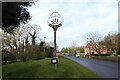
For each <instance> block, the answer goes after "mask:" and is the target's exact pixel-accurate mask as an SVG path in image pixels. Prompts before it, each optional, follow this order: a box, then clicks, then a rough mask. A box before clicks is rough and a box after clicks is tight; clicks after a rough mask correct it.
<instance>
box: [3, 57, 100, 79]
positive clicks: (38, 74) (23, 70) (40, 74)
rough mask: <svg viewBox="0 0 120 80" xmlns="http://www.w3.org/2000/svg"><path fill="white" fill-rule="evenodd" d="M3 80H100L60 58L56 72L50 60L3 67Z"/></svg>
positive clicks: (95, 75)
mask: <svg viewBox="0 0 120 80" xmlns="http://www.w3.org/2000/svg"><path fill="white" fill-rule="evenodd" d="M2 76H3V78H100V76H98V75H97V74H96V73H94V72H92V71H90V70H88V69H87V68H85V67H83V66H81V65H80V64H78V63H76V62H74V61H72V60H69V59H67V58H60V59H59V63H58V70H57V72H56V71H55V70H54V64H51V63H50V58H46V59H42V60H32V61H27V62H20V63H14V64H7V65H3V74H2Z"/></svg>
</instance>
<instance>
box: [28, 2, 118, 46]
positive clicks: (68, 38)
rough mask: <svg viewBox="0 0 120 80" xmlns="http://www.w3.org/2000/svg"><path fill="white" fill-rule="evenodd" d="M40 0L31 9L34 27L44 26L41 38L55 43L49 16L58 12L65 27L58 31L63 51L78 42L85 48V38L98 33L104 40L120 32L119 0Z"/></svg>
mask: <svg viewBox="0 0 120 80" xmlns="http://www.w3.org/2000/svg"><path fill="white" fill-rule="evenodd" d="M59 1H60V2H59ZM59 1H55V0H44V1H43V0H40V1H39V2H37V3H36V5H34V6H32V7H31V8H29V11H30V13H31V15H32V20H31V21H30V23H31V24H37V25H39V26H41V28H42V30H41V32H40V33H41V34H40V35H41V37H44V36H45V37H46V39H47V40H46V41H48V42H49V41H52V42H53V40H54V39H53V35H54V34H53V30H52V28H50V27H49V26H48V24H47V20H48V18H49V16H50V14H51V13H52V12H53V11H54V10H57V11H58V12H59V13H60V14H61V16H62V18H63V20H64V23H63V25H62V26H61V27H60V28H59V29H58V30H57V43H58V45H60V48H62V47H65V46H68V45H69V44H70V42H72V41H77V42H78V45H85V44H84V42H85V34H86V33H89V32H94V31H99V32H100V33H101V34H103V36H104V35H105V34H107V33H109V32H111V31H117V29H118V23H117V22H118V21H117V20H118V9H117V8H118V3H117V1H116V0H109V2H107V1H106V0H104V1H106V2H104V1H103V0H102V1H100V0H92V1H91V0H85V1H83V0H79V2H78V0H75V1H73V0H70V1H65V0H59Z"/></svg>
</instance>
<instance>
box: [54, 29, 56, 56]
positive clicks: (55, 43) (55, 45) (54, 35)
mask: <svg viewBox="0 0 120 80" xmlns="http://www.w3.org/2000/svg"><path fill="white" fill-rule="evenodd" d="M54 57H55V58H56V30H54Z"/></svg>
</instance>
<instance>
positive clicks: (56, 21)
mask: <svg viewBox="0 0 120 80" xmlns="http://www.w3.org/2000/svg"><path fill="white" fill-rule="evenodd" d="M62 24H63V19H62V18H61V16H60V14H59V13H58V12H57V11H54V12H53V13H52V14H51V15H50V17H49V18H48V25H49V26H50V27H53V26H55V27H60V26H61V25H62Z"/></svg>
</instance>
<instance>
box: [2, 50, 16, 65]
mask: <svg viewBox="0 0 120 80" xmlns="http://www.w3.org/2000/svg"><path fill="white" fill-rule="evenodd" d="M14 60H16V57H15V55H14V54H13V53H11V52H9V51H8V50H2V63H3V64H7V63H12V62H14Z"/></svg>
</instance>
